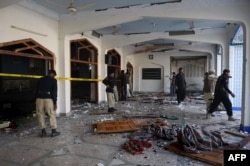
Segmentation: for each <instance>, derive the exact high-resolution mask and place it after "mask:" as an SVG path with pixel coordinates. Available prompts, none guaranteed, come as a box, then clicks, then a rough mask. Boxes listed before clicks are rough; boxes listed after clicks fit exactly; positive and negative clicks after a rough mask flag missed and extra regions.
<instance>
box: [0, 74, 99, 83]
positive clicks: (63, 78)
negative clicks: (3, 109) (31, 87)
mask: <svg viewBox="0 0 250 166" xmlns="http://www.w3.org/2000/svg"><path fill="white" fill-rule="evenodd" d="M0 76H3V77H22V78H41V77H43V76H39V75H28V74H11V73H0ZM56 79H57V80H70V81H102V79H93V78H70V77H68V78H67V77H56Z"/></svg>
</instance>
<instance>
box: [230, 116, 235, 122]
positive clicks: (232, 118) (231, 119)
mask: <svg viewBox="0 0 250 166" xmlns="http://www.w3.org/2000/svg"><path fill="white" fill-rule="evenodd" d="M228 121H236V119H235V118H234V117H232V116H229V117H228Z"/></svg>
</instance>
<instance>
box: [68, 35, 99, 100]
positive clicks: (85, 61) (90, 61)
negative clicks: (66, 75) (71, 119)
mask: <svg viewBox="0 0 250 166" xmlns="http://www.w3.org/2000/svg"><path fill="white" fill-rule="evenodd" d="M70 54H71V59H70V61H71V77H72V78H73V79H74V78H81V79H79V80H77V79H75V80H73V81H71V99H72V100H79V99H80V100H84V101H85V102H98V87H97V81H96V80H91V79H97V71H98V70H97V69H98V68H97V67H98V57H97V48H96V47H95V46H94V45H93V44H92V43H90V42H89V41H88V40H87V39H81V40H72V41H71V42H70Z"/></svg>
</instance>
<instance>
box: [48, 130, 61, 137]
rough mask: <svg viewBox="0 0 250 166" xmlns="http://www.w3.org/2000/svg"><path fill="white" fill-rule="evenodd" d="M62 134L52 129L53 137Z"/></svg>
mask: <svg viewBox="0 0 250 166" xmlns="http://www.w3.org/2000/svg"><path fill="white" fill-rule="evenodd" d="M60 134H61V133H60V132H58V131H56V129H52V132H51V135H50V136H51V137H56V136H58V135H60Z"/></svg>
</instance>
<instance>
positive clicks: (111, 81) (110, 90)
mask: <svg viewBox="0 0 250 166" xmlns="http://www.w3.org/2000/svg"><path fill="white" fill-rule="evenodd" d="M114 76H115V74H114V72H113V71H109V74H108V76H107V77H106V78H105V79H104V80H103V81H102V83H103V84H104V85H106V93H107V99H108V112H114V111H116V109H114V106H115V96H114V86H115V78H114Z"/></svg>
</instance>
